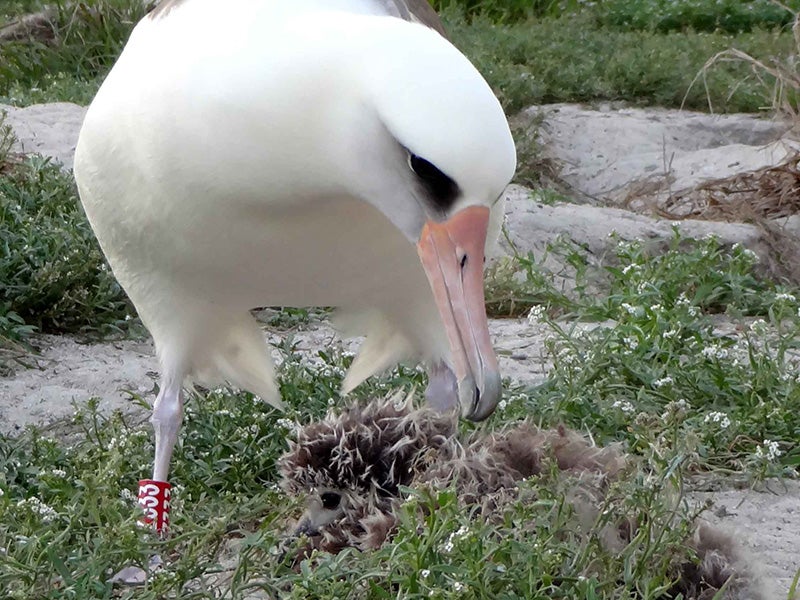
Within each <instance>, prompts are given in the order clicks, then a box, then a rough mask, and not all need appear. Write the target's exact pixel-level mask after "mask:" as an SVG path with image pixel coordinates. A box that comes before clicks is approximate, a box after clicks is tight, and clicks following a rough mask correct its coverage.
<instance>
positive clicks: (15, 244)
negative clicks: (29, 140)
mask: <svg viewBox="0 0 800 600" xmlns="http://www.w3.org/2000/svg"><path fill="white" fill-rule="evenodd" d="M0 239H2V240H3V242H2V244H1V245H0V281H2V282H3V285H2V286H0V339H2V338H8V339H16V340H20V339H22V338H24V336H25V334H27V333H29V332H30V327H36V328H37V329H39V330H40V331H108V330H109V328H112V329H117V330H120V329H122V328H127V327H126V319H130V318H131V315H132V307H131V306H130V303H129V302H128V301H127V299H126V297H125V295H124V293H123V292H122V289H121V288H120V286H119V284H118V283H117V282H116V280H115V279H114V277H113V276H112V275H111V272H110V271H109V269H108V266H107V264H106V262H105V259H104V258H103V255H102V253H101V252H100V247H99V246H98V244H97V240H96V239H95V237H94V234H93V233H92V230H91V228H90V227H89V223H88V222H87V220H86V216H85V215H84V213H83V209H82V208H81V206H80V202H79V201H78V196H77V191H76V189H75V183H74V181H73V180H72V177H71V175H70V174H68V173H65V172H64V171H63V170H61V169H60V168H59V167H58V166H57V165H53V164H50V163H49V162H48V161H47V160H45V159H42V158H39V157H32V158H28V159H25V160H24V161H22V162H19V163H17V164H12V165H8V166H7V167H6V169H5V171H4V172H3V175H2V177H0ZM23 323H24V324H23Z"/></svg>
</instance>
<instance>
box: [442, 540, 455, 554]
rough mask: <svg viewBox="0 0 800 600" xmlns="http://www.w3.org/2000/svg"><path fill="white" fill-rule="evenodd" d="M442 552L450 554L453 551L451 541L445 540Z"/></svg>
mask: <svg viewBox="0 0 800 600" xmlns="http://www.w3.org/2000/svg"><path fill="white" fill-rule="evenodd" d="M443 550H444V551H445V552H452V551H453V542H452V541H451V540H447V541H446V542H445V543H444V546H443Z"/></svg>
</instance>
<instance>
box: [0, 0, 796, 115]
mask: <svg viewBox="0 0 800 600" xmlns="http://www.w3.org/2000/svg"><path fill="white" fill-rule="evenodd" d="M440 5H441V6H442V7H443V19H444V21H445V24H446V26H447V28H448V30H449V31H450V33H451V37H452V39H453V41H454V43H455V44H456V45H457V46H459V47H460V48H461V49H462V50H463V51H464V52H465V53H466V54H467V55H468V56H469V57H470V58H471V59H472V60H473V61H474V62H475V64H476V65H477V66H478V68H479V69H480V70H481V72H482V73H483V74H484V75H485V76H486V77H487V79H488V80H489V82H490V83H491V84H492V86H493V87H494V88H495V89H496V90H497V92H498V95H499V97H500V99H501V101H502V102H503V105H504V106H505V108H506V109H507V110H508V111H510V112H514V111H516V110H519V109H520V108H523V107H524V106H527V105H530V104H537V103H545V102H573V101H577V102H584V101H608V100H622V101H626V102H631V103H635V104H656V105H663V106H680V105H681V104H682V103H683V101H684V95H685V94H686V91H687V89H688V88H689V87H690V84H691V82H692V80H693V78H694V77H695V75H696V74H697V73H698V71H699V70H700V69H701V68H702V66H703V64H704V63H705V61H706V60H707V59H708V58H709V57H711V56H713V55H714V54H716V53H718V52H720V51H722V50H725V49H727V48H729V47H730V46H732V45H735V46H736V47H738V48H739V49H741V50H743V51H745V52H747V53H748V54H749V55H751V56H753V57H755V58H757V59H760V60H765V61H769V60H770V59H771V58H772V57H773V56H776V55H777V56H786V55H788V54H789V53H790V52H791V51H792V36H791V32H790V31H788V24H789V22H790V21H791V14H790V13H789V12H787V11H786V10H784V9H781V8H779V7H777V6H775V5H774V4H772V3H770V2H769V1H768V0H756V1H753V2H740V1H739V0H726V1H725V2H709V1H708V0H683V1H681V2H666V0H660V1H656V0H647V1H645V0H641V1H635V2H628V1H627V0H606V1H601V2H596V3H584V2H555V1H552V0H540V1H537V2H533V3H532V4H531V3H530V2H529V1H528V0H520V1H518V2H517V1H512V0H508V1H506V2H493V3H490V2H485V1H481V2H478V1H477V0H469V1H467V0H465V1H463V2H458V3H455V2H442V3H440ZM56 6H57V11H56V13H55V16H54V18H53V24H52V32H53V35H52V39H37V40H33V41H31V40H29V39H22V40H17V41H11V42H5V43H2V44H0V57H2V59H3V60H0V101H3V102H9V103H12V104H18V105H25V104H31V103H35V102H43V101H51V100H64V101H73V102H79V103H86V102H88V101H89V99H90V98H91V97H92V95H93V94H94V92H95V91H96V89H97V87H98V86H99V84H100V81H101V80H102V78H103V76H104V75H105V73H106V72H107V71H108V69H109V68H110V66H111V64H113V61H114V59H115V57H116V56H117V55H118V53H119V51H120V49H121V48H122V45H123V43H124V41H125V40H126V39H127V37H128V35H129V33H130V30H131V29H132V27H133V25H134V24H135V22H136V21H137V20H138V19H139V18H140V17H141V15H142V14H143V13H144V8H143V3H142V2H140V1H139V0H90V1H88V2H81V3H77V4H73V3H71V2H66V1H62V2H58V3H57V4H56ZM14 7H16V8H14ZM531 7H532V8H531ZM22 8H24V6H23V5H20V4H19V3H17V4H15V5H14V6H12V7H10V8H7V9H5V10H6V14H7V15H8V14H12V13H13V12H15V11H20V10H21V9H22ZM6 18H7V19H8V17H6ZM498 22H499V23H502V25H498ZM742 31H745V32H749V33H745V34H741V33H740V32H742ZM749 75H750V71H749V67H748V66H747V65H741V64H720V65H718V66H717V67H716V68H715V69H713V70H712V72H710V73H709V77H708V90H707V91H706V90H704V89H703V88H702V87H701V86H696V87H695V88H693V89H692V90H691V92H690V93H689V95H688V96H687V97H686V103H685V106H686V107H688V108H697V109H705V108H706V107H707V106H708V101H709V100H710V101H711V102H712V104H713V106H714V107H715V110H718V111H757V110H760V109H763V108H764V107H766V106H769V105H770V99H771V90H770V89H767V88H766V87H765V86H764V84H763V83H761V82H759V81H757V80H753V79H751V78H749ZM734 88H736V92H735V93H734V94H732V95H731V94H730V91H731V90H732V89H734ZM706 94H708V98H707V97H706ZM729 96H730V97H729Z"/></svg>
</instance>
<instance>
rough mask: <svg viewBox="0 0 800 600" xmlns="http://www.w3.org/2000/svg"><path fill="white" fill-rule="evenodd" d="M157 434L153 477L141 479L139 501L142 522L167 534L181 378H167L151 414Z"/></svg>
mask: <svg viewBox="0 0 800 600" xmlns="http://www.w3.org/2000/svg"><path fill="white" fill-rule="evenodd" d="M150 422H151V423H152V424H153V429H154V430H155V437H156V457H155V461H154V464H153V478H152V479H143V480H141V481H140V482H139V504H140V505H141V507H142V508H143V509H144V518H143V520H142V522H143V523H144V524H145V525H153V526H154V527H155V530H156V532H157V533H158V534H159V535H161V536H164V535H166V533H167V529H168V527H169V509H170V496H171V486H170V484H169V483H168V482H167V475H169V464H170V461H171V460H172V453H173V451H174V449H175V443H176V442H177V441H178V432H179V431H180V428H181V423H182V422H183V390H182V388H181V378H165V380H164V382H163V385H162V386H161V391H160V392H159V393H158V396H157V397H156V401H155V404H154V405H153V415H152V416H151V417H150Z"/></svg>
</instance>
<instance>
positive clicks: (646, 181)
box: [519, 104, 798, 204]
mask: <svg viewBox="0 0 800 600" xmlns="http://www.w3.org/2000/svg"><path fill="white" fill-rule="evenodd" d="M535 117H541V118H543V122H542V125H541V127H540V130H539V135H540V142H541V143H542V145H543V148H544V153H545V155H546V157H547V158H550V159H551V160H553V161H554V162H555V164H556V166H557V168H559V167H560V172H559V177H560V179H561V181H562V182H563V183H565V184H566V185H567V186H568V187H569V188H571V189H572V190H573V191H574V192H575V193H576V194H577V195H579V196H580V197H582V198H583V199H584V200H589V201H590V202H593V203H595V204H598V203H599V204H608V203H614V204H619V203H620V202H622V201H624V200H627V199H630V198H631V197H632V196H633V197H636V196H639V195H649V194H653V193H654V192H660V193H662V194H667V193H669V192H671V191H677V190H683V189H687V188H691V187H694V186H695V185H697V184H698V183H700V182H702V181H706V180H709V179H718V178H724V177H728V176H730V175H735V174H737V173H741V172H744V171H753V170H756V169H760V168H762V167H766V166H773V165H776V164H778V163H780V162H781V161H782V160H783V159H784V158H786V156H787V155H788V154H789V153H790V152H791V151H792V149H795V148H797V147H798V146H797V143H796V142H794V141H793V140H792V139H791V138H790V137H789V136H788V135H787V134H788V132H789V130H790V127H791V126H790V124H789V123H786V122H781V121H775V120H768V119H764V118H760V117H758V116H754V115H746V114H736V115H709V114H705V113H696V112H689V111H678V110H668V109H661V108H647V109H638V108H624V109H618V110H612V109H606V110H590V109H587V108H584V107H581V106H578V105H572V104H555V105H546V106H541V107H531V108H529V109H527V110H526V111H524V113H523V114H522V115H521V116H520V117H519V120H521V121H524V120H525V119H533V118H535Z"/></svg>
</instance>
